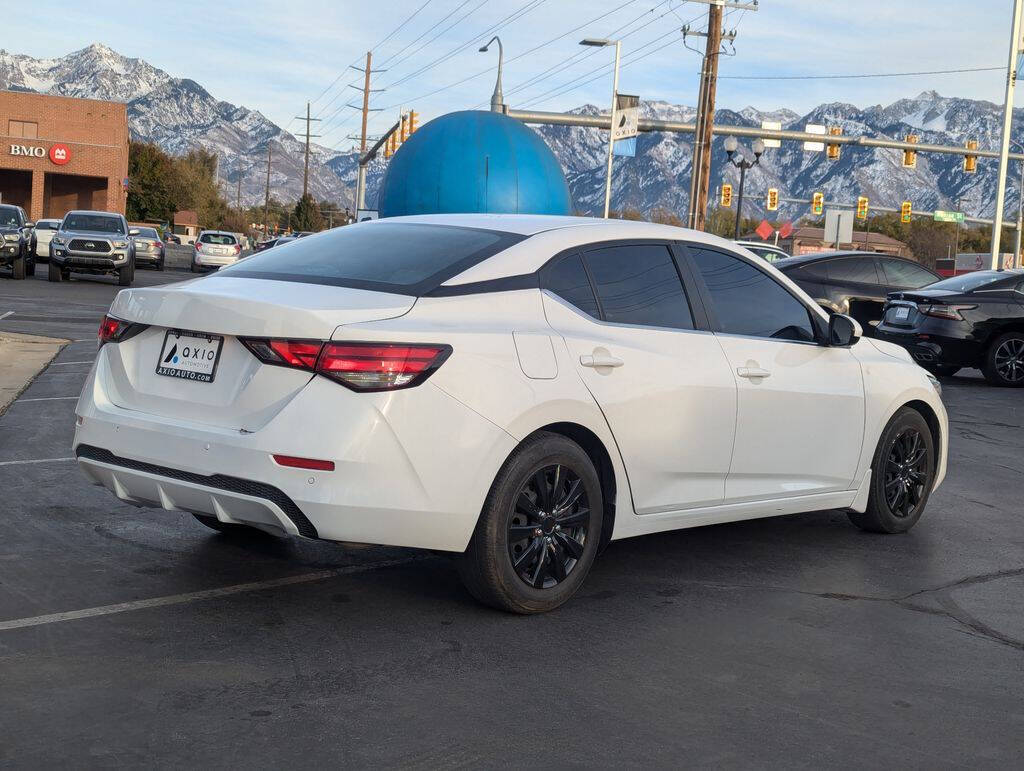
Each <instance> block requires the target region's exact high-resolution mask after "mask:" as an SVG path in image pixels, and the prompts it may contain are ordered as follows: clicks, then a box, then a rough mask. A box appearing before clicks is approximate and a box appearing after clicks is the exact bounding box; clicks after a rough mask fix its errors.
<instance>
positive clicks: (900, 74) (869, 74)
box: [718, 66, 1006, 80]
mask: <svg viewBox="0 0 1024 771" xmlns="http://www.w3.org/2000/svg"><path fill="white" fill-rule="evenodd" d="M1005 69H1006V67H1005V66H1004V67H965V68H962V69H957V70H923V71H920V72H865V73H857V74H853V75H719V76H718V78H719V80H845V79H853V78H907V77H911V76H914V75H953V74H956V73H961V72H995V71H996V70H1005Z"/></svg>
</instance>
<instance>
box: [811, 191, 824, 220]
mask: <svg viewBox="0 0 1024 771" xmlns="http://www.w3.org/2000/svg"><path fill="white" fill-rule="evenodd" d="M811 211H812V212H814V213H815V214H817V215H819V216H820V215H822V214H823V213H824V212H825V194H824V193H815V194H814V195H813V196H811Z"/></svg>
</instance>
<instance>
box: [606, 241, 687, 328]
mask: <svg viewBox="0 0 1024 771" xmlns="http://www.w3.org/2000/svg"><path fill="white" fill-rule="evenodd" d="M586 260H587V266H588V267H589V268H590V275H591V276H593V278H594V285H595V288H596V289H597V297H598V300H599V301H600V303H601V311H602V313H603V315H604V318H605V320H606V321H611V322H613V323H616V324H641V325H643V326H649V327H672V328H674V329H693V316H692V315H691V313H690V305H689V303H688V302H687V300H686V295H685V294H684V293H683V284H682V282H681V281H680V280H679V273H678V271H677V270H676V264H675V262H674V261H673V259H672V253H671V252H670V251H669V250H668V247H667V246H663V245H659V244H628V245H623V246H609V247H606V248H604V249H593V250H590V251H588V252H587V253H586Z"/></svg>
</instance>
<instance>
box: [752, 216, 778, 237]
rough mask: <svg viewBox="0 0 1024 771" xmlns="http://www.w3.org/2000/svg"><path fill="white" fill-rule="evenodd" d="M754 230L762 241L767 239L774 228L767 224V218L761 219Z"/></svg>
mask: <svg viewBox="0 0 1024 771" xmlns="http://www.w3.org/2000/svg"><path fill="white" fill-rule="evenodd" d="M754 232H755V233H757V234H758V235H759V236H761V240H762V241H767V240H768V239H769V238H770V237H771V235H772V233H774V232H775V228H773V227H772V226H771V225H770V224H768V220H761V224H760V225H758V226H757V228H756V229H755V230H754Z"/></svg>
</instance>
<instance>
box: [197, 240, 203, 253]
mask: <svg viewBox="0 0 1024 771" xmlns="http://www.w3.org/2000/svg"><path fill="white" fill-rule="evenodd" d="M201 246H202V245H201V244H200V243H199V242H198V241H196V251H197V252H201V251H202V248H201Z"/></svg>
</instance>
